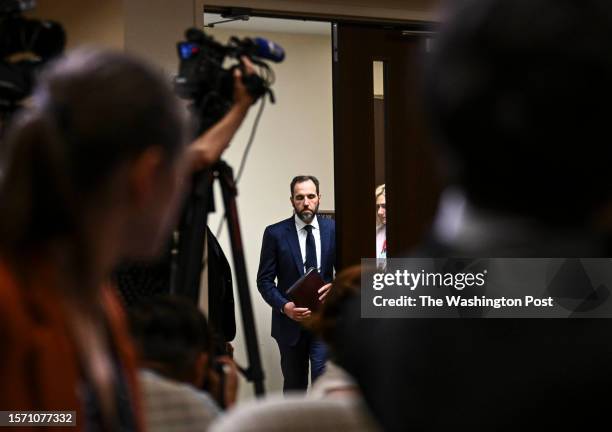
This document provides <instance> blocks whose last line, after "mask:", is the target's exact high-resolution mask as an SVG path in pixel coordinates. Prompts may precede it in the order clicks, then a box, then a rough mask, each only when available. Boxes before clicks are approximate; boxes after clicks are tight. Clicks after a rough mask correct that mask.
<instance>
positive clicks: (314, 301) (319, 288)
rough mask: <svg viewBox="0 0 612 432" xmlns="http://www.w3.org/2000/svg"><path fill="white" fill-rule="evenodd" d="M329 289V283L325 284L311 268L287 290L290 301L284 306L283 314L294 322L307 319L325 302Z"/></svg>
mask: <svg viewBox="0 0 612 432" xmlns="http://www.w3.org/2000/svg"><path fill="white" fill-rule="evenodd" d="M330 288H331V283H328V284H326V283H325V282H324V281H323V279H321V276H320V275H319V272H317V271H316V269H314V268H311V269H310V270H308V271H307V272H306V274H304V276H302V277H301V278H300V279H298V280H297V281H296V282H295V283H294V284H293V285H292V286H291V287H290V288H289V289H288V290H287V295H288V297H289V298H290V299H291V300H292V301H290V302H289V303H287V304H285V306H284V307H283V312H285V314H286V315H287V316H288V317H289V318H291V319H293V320H295V321H303V320H304V319H307V318H309V317H310V316H311V315H312V312H316V311H317V310H318V308H319V306H320V305H321V304H322V303H323V301H325V297H327V294H328V293H329V290H330Z"/></svg>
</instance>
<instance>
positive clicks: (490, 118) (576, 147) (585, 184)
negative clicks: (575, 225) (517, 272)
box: [426, 0, 612, 221]
mask: <svg viewBox="0 0 612 432" xmlns="http://www.w3.org/2000/svg"><path fill="white" fill-rule="evenodd" d="M452 6H453V9H454V10H453V11H452V12H453V13H451V14H450V16H451V17H452V19H451V20H450V21H449V22H448V23H447V24H446V25H445V26H444V27H443V29H442V30H441V33H440V35H439V37H438V38H437V40H436V42H435V45H434V46H435V49H434V53H433V54H432V56H431V58H430V62H429V68H428V70H427V71H426V80H427V86H426V87H427V89H426V93H427V96H428V99H427V100H428V108H429V112H430V117H431V119H432V125H433V126H434V132H435V133H437V136H436V138H438V139H439V141H440V142H442V143H443V144H445V145H446V146H447V148H448V150H449V156H450V162H451V163H450V166H451V169H453V168H454V170H453V172H454V174H455V178H456V180H458V182H459V183H460V184H462V185H463V187H464V188H465V190H466V192H467V194H468V196H469V197H470V198H471V200H472V201H473V202H475V203H476V204H477V205H480V206H482V207H487V208H491V209H496V210H501V211H510V212H515V213H521V214H525V215H530V216H536V217H540V218H542V219H546V220H556V221H561V220H562V219H567V221H575V220H582V219H584V218H586V217H588V216H590V215H591V214H592V211H593V210H595V209H596V208H597V207H598V206H601V205H602V204H603V203H604V202H605V201H606V200H608V199H610V197H611V195H610V191H611V190H612V188H611V187H610V186H611V178H612V177H611V176H610V175H609V173H608V171H609V164H610V161H611V160H612V157H611V156H612V145H610V141H611V140H612V133H611V130H610V123H611V122H612V109H611V105H610V101H611V100H612V55H611V54H610V53H611V52H612V2H610V1H609V0H583V1H575V0H461V1H459V0H457V1H454V2H452Z"/></svg>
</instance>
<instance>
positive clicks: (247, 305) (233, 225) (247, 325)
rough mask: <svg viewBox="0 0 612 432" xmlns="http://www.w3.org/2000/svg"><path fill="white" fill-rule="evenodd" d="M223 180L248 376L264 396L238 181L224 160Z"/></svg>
mask: <svg viewBox="0 0 612 432" xmlns="http://www.w3.org/2000/svg"><path fill="white" fill-rule="evenodd" d="M219 180H220V183H221V191H222V193H223V203H224V206H225V211H226V214H227V225H228V230H229V235H230V243H231V245H232V255H233V260H234V270H235V272H236V280H237V282H238V284H237V287H238V295H239V297H240V312H241V314H242V324H243V330H244V336H245V338H246V346H247V355H248V362H249V366H248V368H247V370H248V372H249V373H248V375H249V376H248V378H249V379H250V380H252V381H253V383H254V386H255V394H256V395H257V396H262V395H263V394H264V392H265V390H264V384H263V380H264V374H263V370H262V367H261V357H260V355H259V345H258V343H257V332H256V331H255V319H254V317H253V306H252V303H251V294H250V291H249V283H248V279H247V269H246V263H245V259H244V249H243V243H242V235H241V233H240V223H239V221H238V207H237V205H236V187H235V183H234V178H233V173H232V169H231V168H230V166H229V165H227V164H225V163H224V162H221V163H220V170H219Z"/></svg>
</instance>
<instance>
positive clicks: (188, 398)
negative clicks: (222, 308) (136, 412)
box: [129, 296, 238, 432]
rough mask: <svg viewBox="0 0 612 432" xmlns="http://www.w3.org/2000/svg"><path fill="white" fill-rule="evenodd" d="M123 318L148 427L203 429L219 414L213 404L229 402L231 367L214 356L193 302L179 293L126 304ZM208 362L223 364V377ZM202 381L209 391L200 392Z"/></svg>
mask: <svg viewBox="0 0 612 432" xmlns="http://www.w3.org/2000/svg"><path fill="white" fill-rule="evenodd" d="M129 318H130V327H131V329H132V334H133V335H134V338H135V341H136V345H137V347H138V348H139V349H138V351H139V354H140V362H139V365H140V367H141V369H140V372H139V381H140V384H141V388H142V394H143V405H144V418H145V424H146V426H147V430H148V431H150V432H155V431H168V430H173V431H196V430H197V431H200V430H206V429H207V428H208V426H209V425H210V423H211V422H212V421H213V420H214V419H215V417H217V416H218V415H219V414H220V413H221V410H220V408H219V406H223V407H226V408H229V407H231V406H232V405H234V403H235V401H236V394H237V388H238V376H237V372H236V366H235V364H234V363H233V361H232V360H231V359H230V358H229V357H226V356H222V357H214V353H213V352H212V348H213V343H212V334H211V333H210V331H209V328H208V324H207V322H206V318H205V317H204V315H203V314H202V312H200V311H199V310H198V308H197V307H196V306H195V305H194V304H193V303H191V302H189V301H188V300H186V299H183V298H179V297H170V296H165V297H156V298H151V299H148V300H146V301H143V302H141V303H139V304H137V305H135V306H134V307H132V308H130V310H129ZM213 361H214V362H216V364H218V365H227V366H228V367H227V369H228V372H227V373H226V374H225V375H224V378H223V380H221V379H220V378H219V377H218V376H216V374H217V372H216V371H215V370H214V368H213V367H211V363H212V362H213ZM205 383H206V384H207V387H209V388H210V389H211V393H210V394H209V393H208V392H205V391H203V390H202V388H203V386H204V384H205ZM221 383H222V384H221ZM220 385H222V388H220V387H219V386H220ZM212 395H214V396H216V397H217V398H219V404H217V402H215V400H214V399H213V397H212Z"/></svg>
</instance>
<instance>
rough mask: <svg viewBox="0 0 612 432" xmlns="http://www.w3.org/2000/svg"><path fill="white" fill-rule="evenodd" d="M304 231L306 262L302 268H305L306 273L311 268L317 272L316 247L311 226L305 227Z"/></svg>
mask: <svg viewBox="0 0 612 432" xmlns="http://www.w3.org/2000/svg"><path fill="white" fill-rule="evenodd" d="M304 229H305V230H306V262H305V263H304V267H306V271H308V270H310V269H311V268H312V267H314V268H315V270H316V271H318V270H319V266H318V265H317V246H316V244H315V239H314V235H313V234H312V225H306V226H305V227H304Z"/></svg>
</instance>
